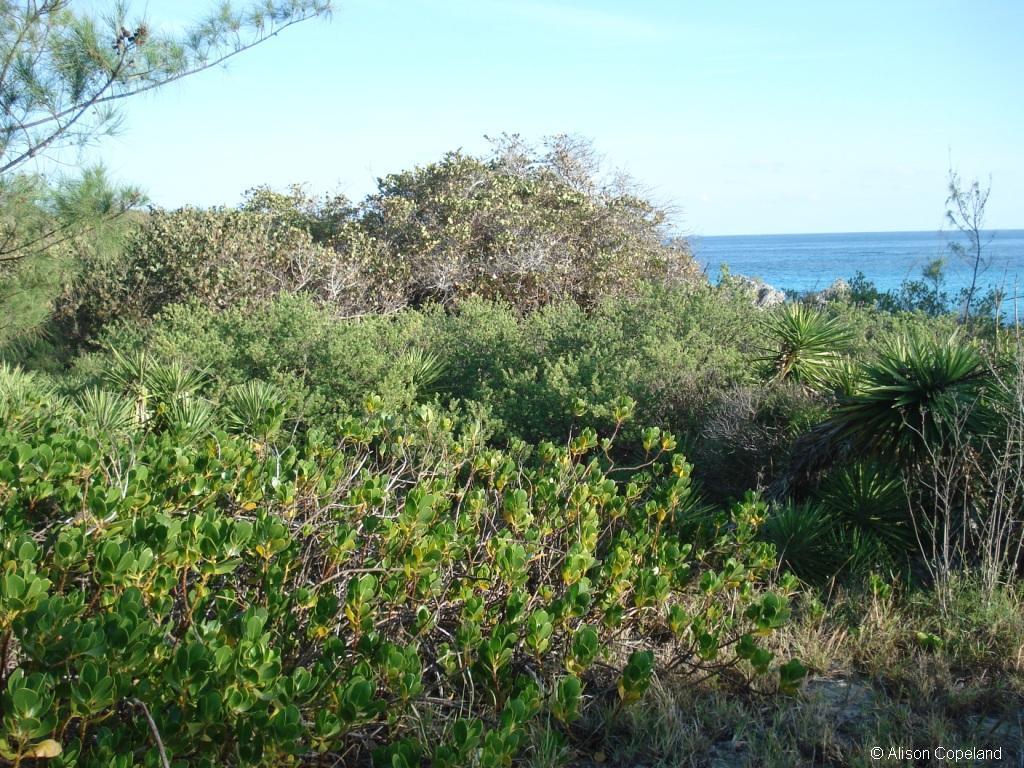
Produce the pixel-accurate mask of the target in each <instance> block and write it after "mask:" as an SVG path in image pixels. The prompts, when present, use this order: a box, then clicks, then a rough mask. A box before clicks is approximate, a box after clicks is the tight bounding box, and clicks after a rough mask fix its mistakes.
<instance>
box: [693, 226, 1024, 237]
mask: <svg viewBox="0 0 1024 768" xmlns="http://www.w3.org/2000/svg"><path fill="white" fill-rule="evenodd" d="M955 231H957V230H952V229H865V230H839V231H832V232H734V233H732V234H728V235H701V234H696V233H689V234H680V235H679V236H680V237H685V238H701V237H704V238H706V237H790V236H792V235H801V236H809V235H923V234H937V235H941V234H952V233H953V232H955ZM981 231H982V232H985V233H991V234H998V233H1000V232H1024V227H991V228H990V227H986V228H985V229H982V230H981Z"/></svg>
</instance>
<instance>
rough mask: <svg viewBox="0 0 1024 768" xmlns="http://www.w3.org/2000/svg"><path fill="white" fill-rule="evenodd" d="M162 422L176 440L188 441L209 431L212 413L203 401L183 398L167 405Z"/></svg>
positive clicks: (212, 419) (212, 417) (211, 423)
mask: <svg viewBox="0 0 1024 768" xmlns="http://www.w3.org/2000/svg"><path fill="white" fill-rule="evenodd" d="M163 420H164V423H165V424H166V426H167V430H168V431H169V432H170V433H171V434H173V435H174V436H175V437H176V438H177V439H179V440H182V441H190V440H194V439H196V438H198V437H200V436H202V435H205V434H207V433H209V432H210V431H211V429H212V427H213V424H214V413H213V408H211V407H210V404H209V403H207V402H206V401H205V400H200V399H198V398H193V397H183V398H180V399H178V400H175V401H173V402H172V403H170V404H168V405H167V407H166V410H165V411H164V413H163Z"/></svg>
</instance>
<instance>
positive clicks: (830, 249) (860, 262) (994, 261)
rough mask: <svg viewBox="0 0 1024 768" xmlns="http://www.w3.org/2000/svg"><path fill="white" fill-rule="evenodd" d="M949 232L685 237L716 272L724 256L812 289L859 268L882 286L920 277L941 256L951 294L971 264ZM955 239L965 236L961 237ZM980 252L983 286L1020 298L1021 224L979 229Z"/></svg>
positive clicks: (778, 282)
mask: <svg viewBox="0 0 1024 768" xmlns="http://www.w3.org/2000/svg"><path fill="white" fill-rule="evenodd" d="M957 236H958V235H957V233H952V232H852V233H848V234H812V235H732V236H721V237H691V238H690V244H691V246H692V247H693V250H694V255H695V256H696V258H697V261H698V262H700V263H701V264H702V265H703V266H704V268H705V269H706V270H707V274H708V276H709V277H710V278H711V279H713V280H717V279H718V275H719V269H720V267H721V266H722V265H723V264H727V265H728V266H729V271H730V272H732V273H733V274H742V275H749V276H751V277H758V278H760V279H761V280H763V281H764V282H766V283H769V284H770V285H773V286H775V287H776V288H781V289H783V290H786V289H789V290H795V291H800V292H804V291H817V290H821V289H822V288H827V287H828V286H829V285H831V284H832V283H833V282H834V281H835V280H836V279H837V278H843V279H844V280H849V279H850V278H851V277H853V275H854V274H855V273H856V272H858V271H860V272H863V273H864V275H865V276H866V277H867V278H868V279H869V280H871V281H873V282H874V283H875V285H876V286H877V287H878V288H879V289H880V290H883V291H886V290H891V289H894V288H899V286H900V284H901V283H902V282H903V281H904V280H908V279H911V280H916V279H919V278H920V277H921V270H922V268H923V267H924V266H925V265H926V264H928V263H929V262H930V261H932V260H933V259H936V258H945V259H946V265H945V275H946V283H945V288H946V290H947V291H948V293H949V294H950V295H951V296H954V295H956V293H957V292H958V291H959V290H960V289H961V288H962V287H965V286H967V285H969V284H970V278H971V275H970V267H968V265H966V264H964V263H963V262H961V261H959V260H958V259H957V257H956V256H954V255H953V253H952V252H951V250H950V243H951V242H953V241H955V240H956V239H957ZM961 242H966V241H964V240H961ZM982 244H983V246H984V248H983V254H984V258H985V259H986V260H991V266H990V267H989V268H988V270H987V271H986V272H985V273H984V274H983V275H982V276H981V277H980V278H979V284H980V285H981V286H982V288H983V290H982V292H983V293H984V292H985V290H987V289H988V288H990V287H999V288H1002V289H1003V290H1005V291H1006V295H1007V296H1008V297H1009V296H1014V295H1016V296H1018V297H1020V298H1024V229H1005V230H998V231H991V232H986V233H985V237H984V239H983V240H982Z"/></svg>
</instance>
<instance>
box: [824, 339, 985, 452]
mask: <svg viewBox="0 0 1024 768" xmlns="http://www.w3.org/2000/svg"><path fill="white" fill-rule="evenodd" d="M987 376H988V368H987V366H986V365H985V361H984V359H983V358H982V356H981V354H980V353H979V352H978V350H977V349H976V348H975V347H974V346H973V345H972V344H970V343H968V342H964V341H962V340H961V339H960V338H959V337H958V336H957V335H955V334H954V335H953V336H951V337H949V338H948V339H945V340H943V341H936V340H934V339H929V338H924V337H921V336H919V335H915V336H899V337H895V338H893V339H891V340H889V341H888V342H887V343H886V344H885V345H884V346H883V348H882V353H881V356H880V358H879V359H878V360H877V361H876V362H873V363H868V364H867V365H865V366H863V378H862V380H861V382H860V385H859V388H858V389H857V391H855V392H854V393H853V394H852V395H850V396H849V397H846V398H843V399H842V401H841V402H840V404H839V406H838V408H837V409H836V411H835V413H834V414H833V416H832V417H831V418H830V419H829V420H828V422H826V424H825V425H823V431H824V433H825V434H827V436H828V438H829V440H830V441H833V442H836V441H838V442H844V443H846V444H848V445H849V447H850V448H852V449H853V451H854V452H856V453H860V454H869V455H876V456H879V457H881V458H885V459H892V460H895V461H897V462H898V463H901V464H904V465H908V464H913V463H915V462H918V461H920V460H922V459H923V458H924V457H925V455H926V454H927V453H928V452H929V451H932V452H935V451H941V450H943V449H944V448H946V447H948V446H950V445H952V444H954V443H955V442H957V441H959V440H961V439H962V438H963V437H964V436H965V435H970V434H975V433H977V432H978V430H979V429H980V428H981V426H982V424H983V418H982V413H981V410H980V408H979V402H978V401H979V395H980V393H981V390H982V387H983V386H984V384H985V380H986V377H987Z"/></svg>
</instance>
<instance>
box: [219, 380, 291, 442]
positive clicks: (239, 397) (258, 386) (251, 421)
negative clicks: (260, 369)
mask: <svg viewBox="0 0 1024 768" xmlns="http://www.w3.org/2000/svg"><path fill="white" fill-rule="evenodd" d="M284 417H285V404H284V399H283V398H282V397H281V394H280V392H279V391H278V390H277V389H276V388H275V387H273V386H272V385H270V384H268V383H267V382H265V381H256V380H254V381H247V382H246V383H245V384H240V385H239V386H237V387H234V388H232V389H230V390H229V391H228V393H227V395H225V398H224V421H225V424H226V426H227V427H228V429H229V430H231V431H232V432H237V433H239V434H244V435H249V436H250V437H255V438H258V439H260V440H270V439H272V438H273V437H274V435H276V434H277V433H278V432H279V431H280V429H281V426H282V425H283V424H284Z"/></svg>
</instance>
